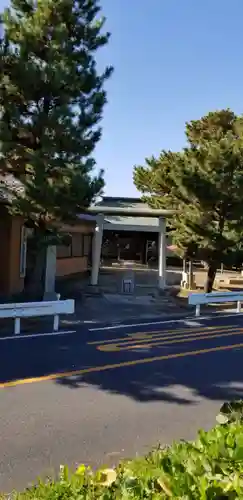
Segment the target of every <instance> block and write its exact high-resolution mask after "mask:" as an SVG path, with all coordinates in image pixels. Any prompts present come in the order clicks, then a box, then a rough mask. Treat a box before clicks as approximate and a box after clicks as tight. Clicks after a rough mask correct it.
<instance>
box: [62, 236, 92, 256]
mask: <svg viewBox="0 0 243 500" xmlns="http://www.w3.org/2000/svg"><path fill="white" fill-rule="evenodd" d="M90 248H91V235H90V234H85V235H83V234H81V233H72V234H71V244H70V245H69V246H65V245H58V246H57V259H67V258H72V257H74V258H75V257H84V256H85V257H88V256H89V253H90Z"/></svg>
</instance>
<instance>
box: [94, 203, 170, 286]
mask: <svg viewBox="0 0 243 500" xmlns="http://www.w3.org/2000/svg"><path fill="white" fill-rule="evenodd" d="M87 212H88V213H90V214H92V215H96V228H95V233H94V238H93V247H92V270H91V285H97V284H98V280H99V270H100V259H101V248H102V240H103V229H104V218H105V216H108V215H119V216H127V217H153V218H158V226H157V228H153V231H157V232H158V233H159V246H158V254H159V266H158V287H159V289H160V290H164V289H165V287H166V218H167V217H171V216H172V215H174V214H175V211H174V210H161V209H152V208H151V209H146V208H145V209H144V208H141V209H138V208H137V209H136V208H129V207H127V208H121V207H106V206H100V205H93V206H91V207H89V208H88V210H87ZM130 230H131V231H132V230H133V227H132V226H131V229H130Z"/></svg>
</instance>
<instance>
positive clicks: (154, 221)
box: [95, 196, 158, 230]
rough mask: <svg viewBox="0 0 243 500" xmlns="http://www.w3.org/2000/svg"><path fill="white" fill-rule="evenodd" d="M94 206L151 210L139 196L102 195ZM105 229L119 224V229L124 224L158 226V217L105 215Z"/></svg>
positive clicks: (117, 226) (144, 226)
mask: <svg viewBox="0 0 243 500" xmlns="http://www.w3.org/2000/svg"><path fill="white" fill-rule="evenodd" d="M95 206H96V207H97V206H100V207H107V208H108V207H109V208H120V209H122V208H131V209H134V210H135V209H137V210H151V208H150V207H149V205H148V204H147V203H145V202H144V201H142V200H141V198H130V197H116V196H104V197H103V198H102V200H101V201H99V202H98V203H96V204H95ZM104 224H105V229H109V225H115V226H116V230H117V229H118V228H119V226H121V230H122V228H123V227H124V226H134V228H135V227H137V226H140V227H141V229H142V227H143V228H144V229H145V228H146V227H151V226H152V227H154V228H158V217H146V215H145V216H140V217H139V216H138V217H135V216H129V215H125V216H124V215H118V214H117V215H105V220H104Z"/></svg>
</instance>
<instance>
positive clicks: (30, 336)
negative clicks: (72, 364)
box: [0, 330, 76, 341]
mask: <svg viewBox="0 0 243 500" xmlns="http://www.w3.org/2000/svg"><path fill="white" fill-rule="evenodd" d="M75 332H76V330H65V331H61V332H48V333H46V332H45V333H31V334H28V333H26V334H25V335H15V336H11V337H0V341H1V340H2V341H3V340H23V339H25V340H26V339H36V338H39V337H55V336H58V335H67V334H69V333H75Z"/></svg>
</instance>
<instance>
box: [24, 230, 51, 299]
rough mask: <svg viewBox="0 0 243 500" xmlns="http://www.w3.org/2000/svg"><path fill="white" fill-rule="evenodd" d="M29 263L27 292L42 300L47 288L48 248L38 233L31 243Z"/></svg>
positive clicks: (26, 281) (26, 278) (28, 253)
mask: <svg viewBox="0 0 243 500" xmlns="http://www.w3.org/2000/svg"><path fill="white" fill-rule="evenodd" d="M28 244H29V245H30V248H29V251H28V250H27V255H28V263H27V269H26V277H25V292H26V293H27V295H30V296H31V297H33V298H36V299H40V300H42V298H43V295H44V288H45V269H46V252H47V248H46V246H45V245H43V244H42V242H41V241H40V235H39V234H38V233H37V234H35V235H34V237H33V238H32V241H29V242H28Z"/></svg>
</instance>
